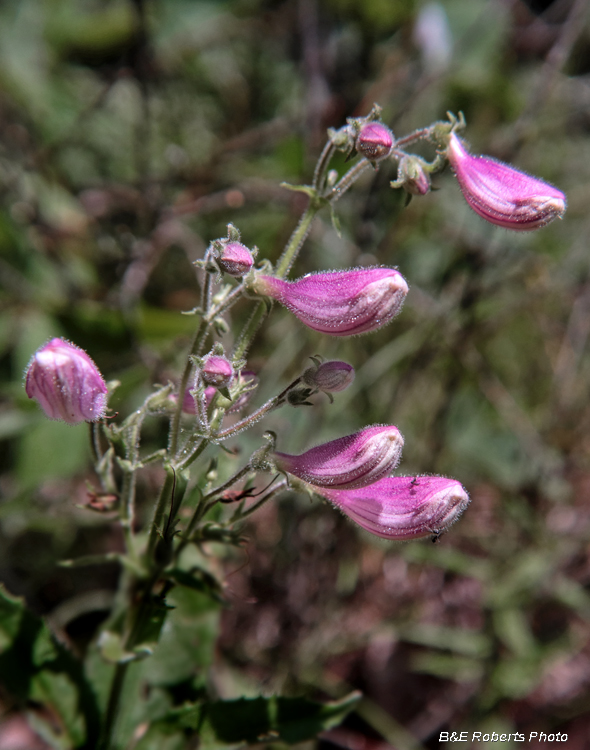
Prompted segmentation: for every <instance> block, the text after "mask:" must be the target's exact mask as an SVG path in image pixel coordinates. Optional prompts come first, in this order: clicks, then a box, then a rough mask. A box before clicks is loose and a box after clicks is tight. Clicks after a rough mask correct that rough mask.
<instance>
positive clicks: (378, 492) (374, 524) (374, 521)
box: [318, 476, 469, 540]
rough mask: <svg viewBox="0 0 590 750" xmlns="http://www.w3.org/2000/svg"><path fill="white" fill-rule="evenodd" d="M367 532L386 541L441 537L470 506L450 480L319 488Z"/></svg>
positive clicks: (425, 478)
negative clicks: (351, 487) (347, 487)
mask: <svg viewBox="0 0 590 750" xmlns="http://www.w3.org/2000/svg"><path fill="white" fill-rule="evenodd" d="M318 494H319V495H322V496H323V497H325V498H327V499H328V500H330V502H332V503H333V504H334V505H335V506H336V507H337V508H339V509H340V510H341V511H342V512H343V513H344V514H345V515H347V516H348V517H349V518H351V519H352V520H353V521H355V522H356V523H358V525H359V526H362V528H363V529H366V530H367V531H370V532H371V533H372V534H376V535H377V536H380V537H383V538H384V539H394V540H407V539H419V538H420V537H426V536H432V535H434V536H438V535H439V534H441V533H442V532H443V531H446V529H448V528H449V526H451V524H453V523H454V522H455V521H456V520H457V519H458V518H459V516H460V515H461V514H462V513H463V511H464V510H465V508H466V507H467V506H468V505H469V496H468V494H467V492H465V489H464V488H463V487H462V486H461V484H460V483H459V482H457V481H455V480H454V479H447V478H446V477H429V476H417V477H386V478H385V479H381V480H380V481H378V482H375V483H374V484H371V485H369V486H368V487H362V488H361V489H354V490H350V489H347V490H343V489H328V488H321V489H318Z"/></svg>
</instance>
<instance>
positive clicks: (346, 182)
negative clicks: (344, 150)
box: [326, 159, 371, 203]
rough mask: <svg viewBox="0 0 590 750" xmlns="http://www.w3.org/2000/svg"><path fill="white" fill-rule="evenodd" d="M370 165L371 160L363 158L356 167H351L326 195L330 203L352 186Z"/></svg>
mask: <svg viewBox="0 0 590 750" xmlns="http://www.w3.org/2000/svg"><path fill="white" fill-rule="evenodd" d="M369 167H371V162H369V161H367V160H366V159H361V161H359V162H357V163H356V164H355V165H354V167H352V168H351V169H349V170H348V172H347V173H346V174H345V175H343V176H342V177H341V178H340V180H338V182H337V183H336V184H335V185H334V187H333V188H332V190H330V192H329V193H328V194H327V195H326V200H327V201H329V202H330V203H335V202H336V201H337V200H338V199H339V198H341V197H342V196H343V195H344V193H345V192H346V191H347V190H348V189H349V188H350V187H352V185H353V184H354V183H355V182H356V181H357V180H358V178H359V177H360V176H361V175H362V173H363V172H366V170H367V169H369Z"/></svg>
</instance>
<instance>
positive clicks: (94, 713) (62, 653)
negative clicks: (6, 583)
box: [0, 585, 99, 750]
mask: <svg viewBox="0 0 590 750" xmlns="http://www.w3.org/2000/svg"><path fill="white" fill-rule="evenodd" d="M0 675H1V680H2V685H3V687H4V688H5V690H7V691H8V693H10V694H11V695H12V696H13V697H14V698H15V699H17V700H19V701H21V702H24V703H26V702H28V701H34V702H35V703H37V704H41V705H42V706H43V709H44V711H43V712H39V713H36V712H35V713H34V714H32V717H31V720H32V722H33V723H34V725H35V728H36V729H37V731H39V732H40V733H41V734H42V736H43V737H45V739H46V740H47V741H48V742H50V743H51V744H52V745H53V746H54V747H58V748H64V750H69V748H77V747H81V746H83V745H84V744H85V742H86V738H87V737H90V736H96V735H97V733H98V731H99V712H98V707H97V705H96V700H95V697H94V694H93V691H92V689H91V687H90V685H89V684H88V682H87V680H86V677H85V675H84V672H83V669H82V665H81V664H80V663H79V662H78V661H77V660H76V659H75V658H74V657H73V656H72V654H71V653H70V652H69V651H67V649H65V648H64V646H62V645H61V644H60V643H59V642H58V641H56V640H55V638H54V636H53V634H52V633H51V631H50V630H49V628H48V627H47V626H46V625H45V623H44V622H43V620H42V619H41V618H39V617H37V616H36V615H34V614H33V613H32V612H30V611H29V610H27V609H26V607H25V605H24V602H23V601H22V599H18V598H17V597H13V596H11V595H10V594H8V592H7V591H6V590H5V589H4V587H3V586H1V585H0Z"/></svg>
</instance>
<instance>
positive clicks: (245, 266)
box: [217, 242, 254, 277]
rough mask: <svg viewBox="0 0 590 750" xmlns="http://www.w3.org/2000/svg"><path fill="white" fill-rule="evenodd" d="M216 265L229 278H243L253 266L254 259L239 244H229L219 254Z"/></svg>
mask: <svg viewBox="0 0 590 750" xmlns="http://www.w3.org/2000/svg"><path fill="white" fill-rule="evenodd" d="M217 265H218V266H219V268H220V269H221V270H222V271H225V273H227V274H229V275H230V276H236V277H239V276H245V275H246V274H247V273H248V271H249V270H250V269H251V268H252V266H253V265H254V258H253V257H252V253H251V252H250V250H248V248H247V247H246V246H245V245H242V243H241V242H229V243H228V244H227V245H224V247H223V249H222V250H221V251H220V252H219V255H218V257H217Z"/></svg>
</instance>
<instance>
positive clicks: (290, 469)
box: [274, 425, 404, 489]
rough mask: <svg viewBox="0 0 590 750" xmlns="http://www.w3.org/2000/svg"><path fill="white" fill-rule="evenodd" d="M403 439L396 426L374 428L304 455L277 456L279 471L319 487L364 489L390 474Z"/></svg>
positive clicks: (398, 455)
mask: <svg viewBox="0 0 590 750" xmlns="http://www.w3.org/2000/svg"><path fill="white" fill-rule="evenodd" d="M403 445H404V439H403V437H402V436H401V434H400V432H399V430H398V429H397V427H393V426H392V425H374V426H372V427H365V428H364V429H363V430H361V431H360V432H356V433H355V434H354V435H347V436H346V437H341V438H338V439H337V440H331V441H330V442H329V443H323V444H322V445H318V446H317V447H315V448H311V449H310V450H308V451H306V452H305V453H302V454H301V455H300V456H291V455H289V454H288V453H278V452H277V453H274V460H275V464H276V466H277V468H278V469H280V470H281V471H285V472H287V473H289V474H293V475H294V476H296V477H298V478H299V479H302V480H303V481H304V482H308V483H309V484H313V485H315V486H316V487H338V488H342V489H344V488H346V489H353V488H356V487H365V486H366V485H368V484H372V483H373V482H376V481H377V480H379V479H382V478H383V477H385V476H388V475H389V474H391V472H392V471H393V470H394V469H395V467H396V466H397V464H398V462H399V459H400V456H401V452H402V448H403Z"/></svg>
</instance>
